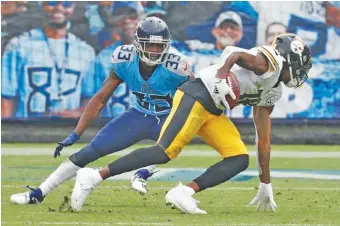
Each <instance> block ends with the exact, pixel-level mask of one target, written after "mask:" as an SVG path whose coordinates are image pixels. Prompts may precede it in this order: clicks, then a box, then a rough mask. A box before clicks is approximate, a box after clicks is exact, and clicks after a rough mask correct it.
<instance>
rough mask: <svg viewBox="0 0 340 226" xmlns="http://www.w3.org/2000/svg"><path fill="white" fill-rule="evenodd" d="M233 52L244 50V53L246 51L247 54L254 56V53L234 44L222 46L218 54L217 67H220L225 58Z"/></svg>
mask: <svg viewBox="0 0 340 226" xmlns="http://www.w3.org/2000/svg"><path fill="white" fill-rule="evenodd" d="M234 52H244V53H248V54H252V55H254V56H256V53H254V52H253V51H251V50H248V49H243V48H239V47H236V46H227V47H225V48H224V50H223V52H222V54H221V56H220V59H219V62H218V64H217V65H218V68H221V67H222V66H223V65H224V63H225V61H226V60H227V58H228V57H229V56H230V55H231V54H232V53H234Z"/></svg>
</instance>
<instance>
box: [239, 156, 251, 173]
mask: <svg viewBox="0 0 340 226" xmlns="http://www.w3.org/2000/svg"><path fill="white" fill-rule="evenodd" d="M240 157H241V166H243V168H242V171H244V170H246V169H247V168H248V167H249V155H248V154H243V155H240Z"/></svg>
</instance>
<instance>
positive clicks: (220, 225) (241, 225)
mask: <svg viewBox="0 0 340 226" xmlns="http://www.w3.org/2000/svg"><path fill="white" fill-rule="evenodd" d="M1 223H2V224H25V225H27V224H28V225H31V224H34V225H37V224H38V225H155V226H167V225H175V224H174V223H169V222H155V223H148V222H146V223H143V222H112V223H93V222H55V221H51V222H40V223H38V222H24V221H2V222H1ZM182 225H183V224H182ZM184 225H185V226H200V225H206V224H184ZM184 225H183V226H184ZM209 225H211V226H260V225H265V226H326V225H327V226H332V225H334V224H248V223H237V224H235V223H231V224H230V223H217V224H209Z"/></svg>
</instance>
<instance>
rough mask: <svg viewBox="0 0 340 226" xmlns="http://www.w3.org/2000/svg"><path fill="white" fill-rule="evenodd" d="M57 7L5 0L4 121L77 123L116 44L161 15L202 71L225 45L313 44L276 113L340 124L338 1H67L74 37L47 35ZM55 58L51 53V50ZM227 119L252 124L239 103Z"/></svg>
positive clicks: (118, 106) (111, 108)
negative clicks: (282, 37) (295, 40)
mask: <svg viewBox="0 0 340 226" xmlns="http://www.w3.org/2000/svg"><path fill="white" fill-rule="evenodd" d="M55 3H56V2H20V1H16V2H1V16H2V20H1V28H2V30H1V102H2V110H1V111H2V112H1V117H2V120H3V122H4V121H6V120H13V119H19V120H23V121H26V120H29V121H34V120H40V119H42V118H45V119H46V118H47V119H50V118H79V117H80V115H81V112H82V110H83V109H84V106H85V105H86V103H87V102H88V100H89V99H90V98H91V96H93V95H94V93H95V92H96V91H97V90H98V89H99V88H100V87H101V84H102V82H103V81H104V79H105V78H106V77H107V76H108V75H109V71H110V67H111V65H110V59H111V54H112V52H113V51H114V49H115V48H116V47H118V46H119V45H123V44H132V43H133V38H134V29H135V27H136V25H137V23H138V22H139V21H140V20H141V19H143V18H145V17H146V16H157V17H160V18H162V19H163V20H164V21H165V22H166V23H167V24H168V25H169V28H170V30H171V33H172V39H173V43H172V48H175V49H177V51H179V52H181V53H183V54H185V55H187V56H188V58H189V59H190V60H191V61H192V62H193V63H194V66H195V70H199V69H201V68H203V67H205V66H208V65H210V64H214V63H216V62H217V60H218V58H219V56H220V54H221V52H222V51H223V49H224V48H225V47H226V46H230V45H233V46H239V47H242V48H252V47H256V46H259V45H270V43H271V42H272V41H273V38H274V37H275V36H276V35H278V34H280V33H284V32H292V33H296V34H298V35H299V36H301V37H302V38H303V39H304V40H305V41H306V43H307V44H308V45H309V46H310V47H311V50H312V54H313V68H312V70H311V71H310V76H309V79H308V81H307V83H306V84H305V85H303V87H302V88H300V89H295V90H290V89H288V88H285V87H284V86H283V88H284V89H283V96H282V98H281V100H280V101H279V103H278V104H277V105H276V107H275V110H274V112H273V114H272V117H273V118H278V119H287V120H288V119H292V120H297V119H301V118H303V119H305V120H311V119H319V120H323V119H333V120H338V119H340V8H339V7H340V6H339V3H338V2H313V1H309V2H300V1H295V2H247V1H245V2H186V1H178V2H170V1H169V2H167V1H148V2H143V1H140V2H134V1H125V2H117V1H116V2H104V1H103V2H63V4H62V5H63V7H64V8H65V9H66V10H67V14H65V15H66V22H67V27H68V32H67V36H66V38H62V39H60V40H58V39H50V38H47V36H46V35H45V31H44V29H43V28H44V25H45V23H49V22H50V21H51V20H52V19H55V18H53V17H56V16H55V15H52V14H51V12H50V11H49V7H53V5H54V4H55ZM55 47H56V49H57V51H51V50H52V49H53V48H55ZM133 103H134V100H133V99H132V97H131V93H130V92H129V89H128V87H126V85H125V84H121V85H120V86H119V88H118V89H117V90H116V91H115V93H114V95H113V96H112V98H111V99H110V100H109V102H108V103H107V105H106V107H105V109H104V110H103V111H102V113H101V117H102V118H104V119H105V118H112V117H115V116H117V115H119V114H121V113H122V112H124V111H125V110H126V109H127V108H129V107H131V106H133ZM226 114H227V115H228V116H230V117H231V118H236V119H245V118H251V117H252V108H251V107H248V106H238V107H237V108H235V109H234V110H232V111H230V112H226Z"/></svg>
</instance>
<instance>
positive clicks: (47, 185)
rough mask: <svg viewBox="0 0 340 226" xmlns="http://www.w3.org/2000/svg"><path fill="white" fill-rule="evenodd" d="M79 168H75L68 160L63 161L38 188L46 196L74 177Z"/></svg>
mask: <svg viewBox="0 0 340 226" xmlns="http://www.w3.org/2000/svg"><path fill="white" fill-rule="evenodd" d="M80 168H81V167H79V166H76V165H75V164H74V163H73V162H71V161H70V160H69V159H67V160H65V161H64V162H63V163H61V164H60V166H59V167H58V168H57V169H56V170H55V171H54V172H53V173H52V174H51V175H50V176H49V177H48V178H47V179H46V180H45V181H44V182H43V183H42V184H41V185H40V186H39V188H40V189H41V191H42V194H43V196H46V195H47V194H48V193H50V192H51V191H52V190H53V189H55V188H56V187H58V186H59V185H60V184H62V183H64V182H65V181H67V180H69V179H71V178H73V177H75V176H76V174H77V171H78V170H79V169H80Z"/></svg>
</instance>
